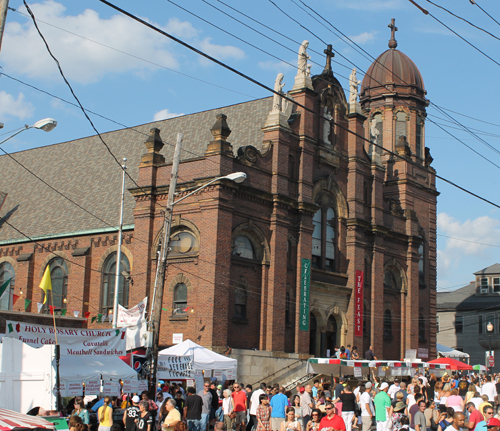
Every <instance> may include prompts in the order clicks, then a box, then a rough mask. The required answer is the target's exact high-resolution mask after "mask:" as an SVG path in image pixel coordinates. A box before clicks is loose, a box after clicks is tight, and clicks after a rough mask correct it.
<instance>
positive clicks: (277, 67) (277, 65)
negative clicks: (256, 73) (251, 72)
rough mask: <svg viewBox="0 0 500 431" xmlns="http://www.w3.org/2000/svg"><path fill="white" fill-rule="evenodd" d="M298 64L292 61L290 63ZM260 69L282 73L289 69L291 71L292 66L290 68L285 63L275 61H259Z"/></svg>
mask: <svg viewBox="0 0 500 431" xmlns="http://www.w3.org/2000/svg"><path fill="white" fill-rule="evenodd" d="M294 61H295V63H296V62H297V60H296V59H295V60H292V61H289V63H291V64H293V62H294ZM258 64H259V67H260V68H261V69H262V70H274V71H276V72H282V71H284V70H287V69H291V68H292V66H290V65H289V64H288V63H285V62H284V61H273V60H268V61H259V63H258Z"/></svg>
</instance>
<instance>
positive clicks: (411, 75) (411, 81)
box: [360, 25, 426, 104]
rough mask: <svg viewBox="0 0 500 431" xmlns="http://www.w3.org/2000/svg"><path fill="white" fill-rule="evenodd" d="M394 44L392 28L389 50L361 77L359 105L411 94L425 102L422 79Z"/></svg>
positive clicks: (412, 96) (411, 62)
mask: <svg viewBox="0 0 500 431" xmlns="http://www.w3.org/2000/svg"><path fill="white" fill-rule="evenodd" d="M389 27H391V25H389ZM395 29H396V28H395ZM396 30H397V29H396ZM396 47H397V42H396V40H395V38H394V31H393V32H392V37H391V40H390V41H389V49H388V50H387V51H385V52H383V53H382V54H380V55H379V56H378V58H377V59H376V60H375V61H374V62H373V63H372V65H371V66H370V68H369V69H368V71H367V72H366V74H365V77H364V78H363V82H362V84H361V91H360V102H361V103H362V104H363V102H365V103H366V102H368V101H375V100H377V99H382V98H384V97H387V96H392V97H396V98H397V97H404V98H408V97H410V98H417V99H420V100H421V101H425V94H426V91H425V87H424V80H423V79H422V75H421V74H420V71H419V70H418V67H417V66H416V65H415V63H414V62H413V61H412V60H411V59H410V57H408V56H407V55H406V54H403V53H402V52H401V51H398V50H397V49H396Z"/></svg>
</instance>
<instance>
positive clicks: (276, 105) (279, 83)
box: [272, 73, 286, 112]
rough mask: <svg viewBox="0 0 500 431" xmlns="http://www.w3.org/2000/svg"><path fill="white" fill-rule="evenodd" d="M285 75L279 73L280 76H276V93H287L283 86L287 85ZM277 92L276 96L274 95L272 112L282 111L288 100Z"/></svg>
mask: <svg viewBox="0 0 500 431" xmlns="http://www.w3.org/2000/svg"><path fill="white" fill-rule="evenodd" d="M284 77H285V75H283V74H282V73H278V76H277V77H276V80H275V81H274V91H275V92H276V93H279V94H283V95H284V94H285V93H284V92H283V87H284V86H285V83H284V82H283V78H284ZM276 93H274V96H273V108H272V112H282V111H284V110H285V107H286V106H285V103H286V100H284V99H283V97H281V96H279V95H278V94H276ZM284 102H285V103H284Z"/></svg>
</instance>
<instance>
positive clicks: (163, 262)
mask: <svg viewBox="0 0 500 431" xmlns="http://www.w3.org/2000/svg"><path fill="white" fill-rule="evenodd" d="M182 136H183V135H182V133H178V134H177V143H176V144H175V151H174V160H173V162H172V173H171V174H170V186H169V188H168V197H167V206H166V208H165V217H164V219H163V240H162V243H161V250H160V256H159V258H158V270H157V274H156V280H155V287H154V298H153V305H152V310H151V320H152V322H153V325H152V326H153V352H152V358H151V376H150V384H151V386H150V388H149V389H150V392H151V391H154V392H156V374H157V370H158V344H159V342H160V323H161V309H162V304H163V290H164V287H165V271H166V269H167V254H168V244H169V241H170V228H171V226H172V210H173V206H174V197H175V189H176V187H177V172H178V171H179V161H180V157H181V145H182Z"/></svg>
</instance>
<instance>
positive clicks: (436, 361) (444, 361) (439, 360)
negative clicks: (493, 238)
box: [429, 358, 472, 371]
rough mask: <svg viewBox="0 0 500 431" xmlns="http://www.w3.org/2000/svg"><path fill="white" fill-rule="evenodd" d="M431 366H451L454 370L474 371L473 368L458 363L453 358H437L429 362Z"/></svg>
mask: <svg viewBox="0 0 500 431" xmlns="http://www.w3.org/2000/svg"><path fill="white" fill-rule="evenodd" d="M429 364H446V365H449V366H450V369H452V370H469V371H470V370H472V366H471V365H468V364H464V363H463V362H460V361H457V360H456V359H453V358H437V359H434V360H432V361H429Z"/></svg>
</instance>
